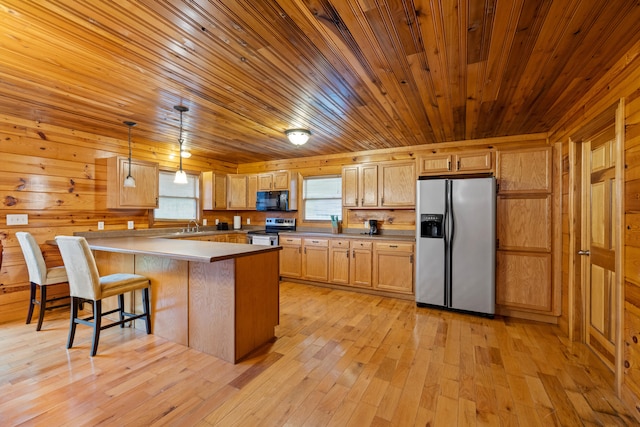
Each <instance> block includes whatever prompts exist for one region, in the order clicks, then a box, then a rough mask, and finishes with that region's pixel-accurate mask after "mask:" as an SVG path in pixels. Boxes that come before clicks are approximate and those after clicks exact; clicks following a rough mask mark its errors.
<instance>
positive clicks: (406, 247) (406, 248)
mask: <svg viewBox="0 0 640 427" xmlns="http://www.w3.org/2000/svg"><path fill="white" fill-rule="evenodd" d="M376 249H377V250H383V251H396V252H413V243H406V242H385V243H382V242H378V243H376Z"/></svg>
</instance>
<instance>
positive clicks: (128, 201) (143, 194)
mask: <svg viewBox="0 0 640 427" xmlns="http://www.w3.org/2000/svg"><path fill="white" fill-rule="evenodd" d="M128 174H129V161H128V158H127V157H121V156H117V157H110V158H108V159H107V208H108V209H155V208H157V207H158V196H159V182H158V179H159V178H158V177H159V167H158V164H157V163H154V162H147V161H144V160H135V159H132V160H131V176H133V178H134V179H135V180H136V186H135V187H132V188H131V187H124V186H123V183H124V180H125V178H126V177H127V175H128Z"/></svg>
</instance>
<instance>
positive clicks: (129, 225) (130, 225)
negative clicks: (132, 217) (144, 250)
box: [127, 221, 133, 230]
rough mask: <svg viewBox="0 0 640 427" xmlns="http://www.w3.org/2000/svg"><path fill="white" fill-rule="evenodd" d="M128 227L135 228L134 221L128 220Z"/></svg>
mask: <svg viewBox="0 0 640 427" xmlns="http://www.w3.org/2000/svg"><path fill="white" fill-rule="evenodd" d="M127 228H128V229H129V230H133V221H127Z"/></svg>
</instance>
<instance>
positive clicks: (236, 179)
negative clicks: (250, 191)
mask: <svg viewBox="0 0 640 427" xmlns="http://www.w3.org/2000/svg"><path fill="white" fill-rule="evenodd" d="M247 187H248V180H247V175H227V209H247V201H248V199H247Z"/></svg>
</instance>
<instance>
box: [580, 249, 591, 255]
mask: <svg viewBox="0 0 640 427" xmlns="http://www.w3.org/2000/svg"><path fill="white" fill-rule="evenodd" d="M578 255H591V252H589V251H588V250H586V251H583V250H579V251H578Z"/></svg>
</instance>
